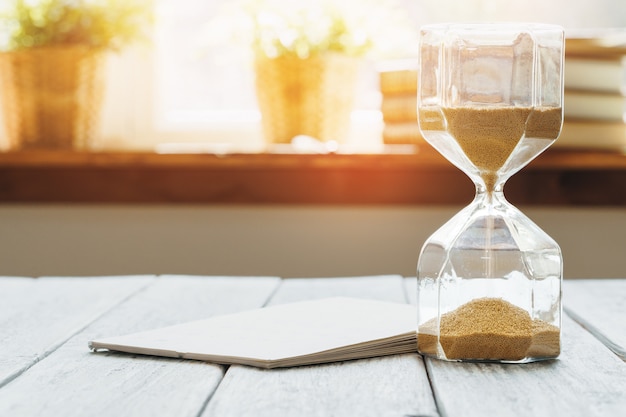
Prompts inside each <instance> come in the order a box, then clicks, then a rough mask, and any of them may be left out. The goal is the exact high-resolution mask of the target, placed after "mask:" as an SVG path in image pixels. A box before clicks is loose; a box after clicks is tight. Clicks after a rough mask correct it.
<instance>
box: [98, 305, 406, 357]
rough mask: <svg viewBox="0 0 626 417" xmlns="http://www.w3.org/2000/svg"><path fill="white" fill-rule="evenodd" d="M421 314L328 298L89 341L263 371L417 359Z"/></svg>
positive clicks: (116, 348) (117, 348)
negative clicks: (393, 358)
mask: <svg viewBox="0 0 626 417" xmlns="http://www.w3.org/2000/svg"><path fill="white" fill-rule="evenodd" d="M416 313H417V312H416V309H415V306H411V305H408V304H398V303H390V302H383V301H374V300H364V299H355V298H346V297H336V298H325V299H321V300H314V301H303V302H296V303H289V304H281V305H277V306H272V307H266V308H259V309H255V310H248V311H244V312H241V313H235V314H229V315H223V316H216V317H211V318H209V319H206V320H199V321H193V322H189V323H184V324H178V325H174V326H169V327H163V328H160V329H156V330H149V331H145V332H140V333H133V334H129V335H125V336H116V337H108V338H104V339H98V340H92V341H90V342H89V347H90V348H91V349H93V350H95V351H97V350H100V349H108V350H114V351H121V352H129V353H138V354H146V355H156V356H166V357H174V358H185V359H196V360H202V361H208V362H215V363H221V364H244V365H251V366H257V367H261V368H276V367H286V366H298V365H308V364H316V363H324V362H335V361H343V360H349V359H359V358H368V357H374V356H383V355H393V354H399V353H408V352H416V351H417V339H416V322H417V321H416V320H417V318H416Z"/></svg>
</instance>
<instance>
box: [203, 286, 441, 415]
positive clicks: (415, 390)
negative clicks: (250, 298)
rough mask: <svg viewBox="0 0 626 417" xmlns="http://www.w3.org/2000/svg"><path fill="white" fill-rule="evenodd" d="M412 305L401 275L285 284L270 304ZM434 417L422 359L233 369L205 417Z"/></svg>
mask: <svg viewBox="0 0 626 417" xmlns="http://www.w3.org/2000/svg"><path fill="white" fill-rule="evenodd" d="M338 295H341V296H352V297H359V298H368V299H377V300H386V301H393V302H400V303H404V302H406V298H405V297H406V294H405V292H404V288H403V282H402V278H401V277H399V276H381V277H368V278H362V279H354V278H323V279H287V280H283V283H282V285H281V287H280V288H279V289H278V291H277V292H276V294H275V295H274V296H273V297H272V300H271V302H270V304H271V305H274V304H281V303H287V302H292V301H300V300H309V299H316V298H321V297H329V296H338ZM292 415H298V416H300V415H301V416H312V415H317V416H329V415H332V416H377V417H380V416H418V415H419V416H436V415H437V410H436V407H435V403H434V400H433V396H432V393H431V389H430V385H429V382H428V378H427V375H426V372H425V368H424V363H423V361H422V358H421V357H420V356H419V355H417V354H406V355H395V356H387V357H381V358H374V359H364V360H356V361H347V362H339V363H332V364H324V365H314V366H303V367H294V368H285V369H274V370H262V369H256V368H251V367H246V366H231V367H230V368H229V370H228V372H227V373H226V376H225V377H224V380H223V382H222V383H221V384H220V386H219V388H218V390H217V391H216V392H215V394H214V396H213V397H212V398H211V401H210V402H209V404H208V407H207V408H206V410H205V413H204V414H203V416H205V417H208V416H272V417H275V416H292Z"/></svg>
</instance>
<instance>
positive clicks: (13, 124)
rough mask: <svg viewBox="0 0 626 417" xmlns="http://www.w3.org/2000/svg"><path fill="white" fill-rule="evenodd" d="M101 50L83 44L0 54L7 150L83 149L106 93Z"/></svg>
mask: <svg viewBox="0 0 626 417" xmlns="http://www.w3.org/2000/svg"><path fill="white" fill-rule="evenodd" d="M104 59H105V53H104V52H103V51H101V50H94V49H91V48H87V47H82V46H70V47H54V48H52V47H51V48H36V49H30V50H22V51H12V52H5V53H1V54H0V88H1V90H0V94H1V96H2V97H1V98H2V106H3V111H4V124H5V133H6V137H7V139H8V147H9V149H86V148H89V147H91V145H92V144H93V142H94V140H95V137H96V134H97V130H98V121H99V117H100V111H101V107H102V101H103V94H104Z"/></svg>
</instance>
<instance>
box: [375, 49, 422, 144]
mask: <svg viewBox="0 0 626 417" xmlns="http://www.w3.org/2000/svg"><path fill="white" fill-rule="evenodd" d="M378 74H379V81H380V92H381V94H382V98H381V106H380V107H381V108H380V110H381V113H382V116H383V122H384V127H383V143H385V144H419V143H423V138H422V135H421V134H420V131H419V126H418V122H417V60H415V61H404V60H402V61H393V62H387V63H384V64H383V65H382V66H381V67H380V68H379V71H378Z"/></svg>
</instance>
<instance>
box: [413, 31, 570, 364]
mask: <svg viewBox="0 0 626 417" xmlns="http://www.w3.org/2000/svg"><path fill="white" fill-rule="evenodd" d="M562 61H563V30H562V29H561V28H560V27H557V26H552V25H530V24H510V25H504V24H474V25H463V24H459V25H433V26H426V27H424V28H423V29H422V31H421V37H420V92H419V97H418V98H419V100H418V103H419V104H418V114H419V123H420V129H421V131H422V133H423V135H424V138H425V139H426V140H427V141H428V142H429V143H430V144H431V145H432V146H433V147H434V148H435V149H437V150H438V151H439V152H440V153H441V154H442V155H444V156H445V157H446V158H447V159H448V160H449V161H450V162H452V163H453V164H454V165H456V166H457V167H458V168H460V169H461V170H463V171H464V172H465V173H466V174H467V175H468V176H469V177H470V178H471V179H472V181H473V182H474V183H475V185H476V196H475V198H474V200H473V201H472V203H471V204H470V205H468V206H467V207H465V208H464V209H463V210H461V211H460V212H459V213H458V214H456V215H455V216H454V217H453V218H452V219H450V220H449V221H448V222H447V223H446V224H444V225H443V226H442V227H441V228H440V229H439V230H437V231H436V232H435V233H434V234H433V235H432V236H431V237H430V238H429V239H428V240H427V241H426V243H425V244H424V246H423V248H422V251H421V253H420V256H419V260H418V269H417V276H418V350H419V351H420V352H421V353H423V354H425V355H429V356H434V357H437V358H440V359H446V360H471V361H496V362H529V361H535V360H540V359H549V358H554V357H556V356H558V355H559V352H560V326H561V280H562V270H563V268H562V256H561V251H560V248H559V246H558V245H557V243H556V242H555V241H554V240H553V239H551V238H550V237H549V236H548V235H547V234H546V233H545V232H543V231H542V230H541V229H540V228H539V227H538V226H537V225H536V224H535V223H533V222H532V221H531V220H530V219H529V218H528V217H526V216H525V215H524V214H523V213H522V212H521V211H520V210H518V209H517V208H515V207H514V206H513V205H511V204H510V203H509V202H508V201H507V200H506V199H505V198H504V194H503V188H504V183H505V182H506V180H507V179H508V178H510V177H511V175H513V174H514V173H515V172H517V171H519V170H520V169H521V168H523V167H524V166H525V165H526V164H528V163H529V162H530V161H531V160H532V159H533V158H535V157H536V156H537V155H538V154H540V153H541V152H542V151H543V150H545V149H546V148H547V147H548V146H550V144H552V143H553V142H554V140H556V138H557V137H558V135H559V133H560V129H561V124H562V118H563V116H562V114H563V113H562V106H561V103H562V96H563V76H562Z"/></svg>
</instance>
